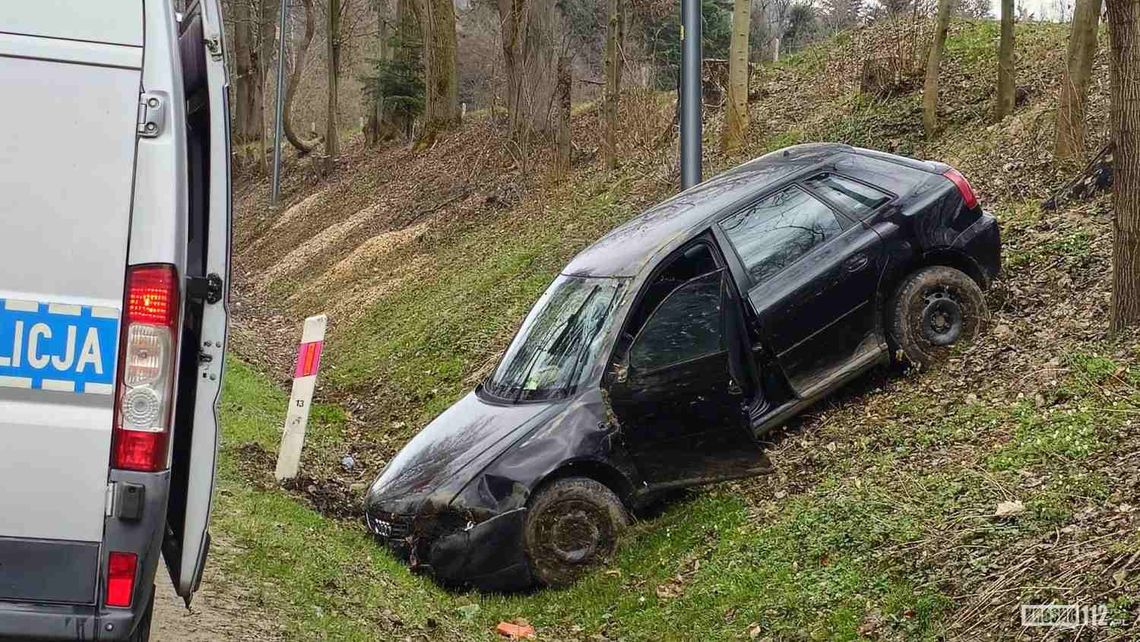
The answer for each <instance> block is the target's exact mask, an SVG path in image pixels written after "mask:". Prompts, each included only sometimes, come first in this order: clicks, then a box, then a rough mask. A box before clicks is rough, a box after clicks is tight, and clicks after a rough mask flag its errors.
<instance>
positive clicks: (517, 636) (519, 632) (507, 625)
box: [495, 618, 536, 640]
mask: <svg viewBox="0 0 1140 642" xmlns="http://www.w3.org/2000/svg"><path fill="white" fill-rule="evenodd" d="M495 632H496V633H498V634H499V635H501V636H503V637H505V638H507V639H509V640H533V639H535V637H536V634H535V631H534V627H533V626H531V625H530V622H527V621H526V620H524V619H522V618H518V619H516V620H513V621H511V622H499V625H498V626H496V627H495Z"/></svg>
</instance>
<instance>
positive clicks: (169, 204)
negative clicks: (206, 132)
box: [128, 0, 187, 276]
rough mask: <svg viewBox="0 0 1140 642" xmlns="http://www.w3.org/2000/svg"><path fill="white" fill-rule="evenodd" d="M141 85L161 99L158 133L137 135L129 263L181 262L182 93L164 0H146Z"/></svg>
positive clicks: (169, 14)
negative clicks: (161, 117) (162, 116)
mask: <svg viewBox="0 0 1140 642" xmlns="http://www.w3.org/2000/svg"><path fill="white" fill-rule="evenodd" d="M145 7H146V13H147V16H148V19H147V30H146V56H145V57H144V60H143V69H142V88H143V91H144V92H145V95H146V96H153V97H156V98H158V99H159V100H160V101H162V103H163V110H164V112H165V113H164V118H163V122H162V124H161V126H160V129H159V131H158V135H157V136H153V137H140V138H139V139H138V148H137V160H136V164H135V192H134V201H133V206H132V210H131V211H132V215H131V227H130V233H131V247H130V257H129V259H128V263H129V264H130V265H145V264H148V263H172V264H174V266H175V267H176V268H177V270H178V274H179V275H180V276H184V275H185V266H186V201H187V196H186V97H185V95H184V94H183V91H182V68H181V65H180V64H179V59H178V47H177V43H178V37H177V33H178V28H177V26H176V24H175V22H174V14H173V11H172V9H171V8H170V7H169V2H166V1H164V0H147V2H146V3H145Z"/></svg>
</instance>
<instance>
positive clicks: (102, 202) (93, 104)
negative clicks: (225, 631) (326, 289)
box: [0, 0, 230, 640]
mask: <svg viewBox="0 0 1140 642" xmlns="http://www.w3.org/2000/svg"><path fill="white" fill-rule="evenodd" d="M180 4H181V3H180ZM185 4H189V5H190V6H188V7H184V11H183V12H181V13H176V11H175V7H174V6H173V4H172V0H5V1H3V2H0V638H16V639H21V640H23V639H84V640H103V639H146V638H147V637H148V636H149V629H150V613H151V609H152V608H153V599H154V595H153V594H154V577H155V573H156V568H157V566H158V562H159V557H160V556H162V557H164V558H165V560H166V565H167V567H168V568H169V572H170V575H171V578H172V579H173V583H174V587H175V589H176V590H177V592H178V593H179V594H180V595H182V596H183V597H184V598H185V599H186V600H187V603H189V600H190V597H191V595H192V594H193V593H194V591H195V590H196V588H197V584H198V582H199V581H200V578H201V575H202V567H203V564H204V562H205V558H206V552H207V549H208V547H209V535H208V534H207V524H208V521H209V516H210V505H211V495H212V490H213V483H214V465H215V457H216V452H217V442H218V425H217V419H216V406H217V401H218V395H219V392H220V387H221V378H222V360H223V354H224V351H225V342H226V308H225V306H226V293H227V286H228V280H229V271H228V269H229V268H228V263H229V242H230V185H229V136H228V124H227V103H226V83H227V81H226V74H225V63H224V60H223V54H222V18H221V12H220V7H219V0H199V1H197V2H192V3H191V2H188V3H185Z"/></svg>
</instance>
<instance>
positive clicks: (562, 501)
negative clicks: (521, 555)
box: [523, 477, 629, 587]
mask: <svg viewBox="0 0 1140 642" xmlns="http://www.w3.org/2000/svg"><path fill="white" fill-rule="evenodd" d="M628 525H629V513H627V512H626V510H625V506H624V505H622V503H621V500H620V499H618V496H617V495H615V494H614V493H613V491H611V490H610V489H609V488H607V487H606V486H605V485H604V484H601V483H598V482H596V481H594V480H593V479H588V478H585V477H566V478H564V479H559V480H557V481H555V482H553V483H551V484H549V485H547V486H545V487H543V488H542V489H541V490H539V491H538V492H537V493H535V494H534V496H533V497H531V500H530V502H529V508H528V510H527V517H526V525H525V527H524V531H523V546H524V547H525V549H526V556H527V559H528V561H529V562H530V568H531V572H532V573H533V574H534V577H535V579H536V580H538V582H539V583H540V584H543V585H545V586H550V587H561V586H568V585H570V584H573V583H574V582H575V581H576V580H577V579H578V578H580V577H581V576H582V575H584V574H585V573H586V572H588V571H589V570H590V569H593V568H596V567H598V566H600V565H602V564H604V563H606V562H607V561H609V559H610V558H611V557H612V556H613V554H614V551H615V550H617V544H618V539H619V538H620V537H621V534H622V531H624V530H625V528H626V526H628Z"/></svg>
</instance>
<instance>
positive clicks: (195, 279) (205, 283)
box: [186, 272, 224, 304]
mask: <svg viewBox="0 0 1140 642" xmlns="http://www.w3.org/2000/svg"><path fill="white" fill-rule="evenodd" d="M223 286H224V283H223V282H222V277H220V276H218V275H217V274H214V273H213V272H211V273H209V274H207V275H206V276H191V277H187V278H186V296H188V297H190V299H191V300H194V301H205V302H206V303H210V304H213V303H217V302H218V301H221V300H222V291H223Z"/></svg>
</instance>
